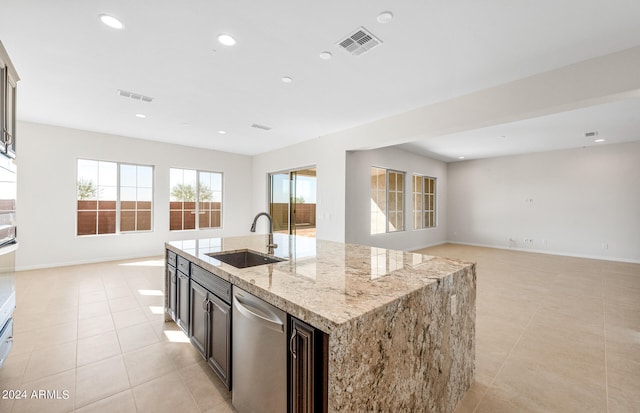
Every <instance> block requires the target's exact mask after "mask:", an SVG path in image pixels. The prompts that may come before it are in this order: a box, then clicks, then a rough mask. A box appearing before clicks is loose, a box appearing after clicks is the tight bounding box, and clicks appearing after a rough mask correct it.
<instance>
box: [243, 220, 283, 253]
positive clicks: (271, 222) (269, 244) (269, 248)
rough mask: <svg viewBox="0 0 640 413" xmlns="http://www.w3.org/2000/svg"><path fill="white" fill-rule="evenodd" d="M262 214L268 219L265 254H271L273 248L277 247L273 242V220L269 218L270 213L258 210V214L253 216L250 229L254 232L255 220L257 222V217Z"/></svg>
mask: <svg viewBox="0 0 640 413" xmlns="http://www.w3.org/2000/svg"><path fill="white" fill-rule="evenodd" d="M262 215H264V216H265V217H267V219H268V220H269V239H268V241H267V254H268V255H273V253H274V249H275V248H278V244H274V243H273V221H272V220H271V215H269V214H267V213H266V212H260V213H259V214H258V215H256V216H255V218H253V224H251V229H250V231H251V232H256V222H258V218H260V217H261V216H262Z"/></svg>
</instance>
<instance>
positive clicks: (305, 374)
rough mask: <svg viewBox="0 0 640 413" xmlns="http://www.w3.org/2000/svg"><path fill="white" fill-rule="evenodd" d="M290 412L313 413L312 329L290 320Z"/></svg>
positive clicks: (298, 321)
mask: <svg viewBox="0 0 640 413" xmlns="http://www.w3.org/2000/svg"><path fill="white" fill-rule="evenodd" d="M289 351H290V355H291V398H290V403H291V412H293V413H313V396H314V394H313V371H314V368H313V367H314V366H313V362H314V357H313V328H312V327H310V326H308V325H306V324H305V323H303V322H301V321H300V320H297V319H295V318H292V319H291V337H290V339H289Z"/></svg>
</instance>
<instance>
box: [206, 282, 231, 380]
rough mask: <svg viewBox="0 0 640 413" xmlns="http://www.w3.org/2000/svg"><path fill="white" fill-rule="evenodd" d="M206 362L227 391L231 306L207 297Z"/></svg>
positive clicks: (229, 364)
mask: <svg viewBox="0 0 640 413" xmlns="http://www.w3.org/2000/svg"><path fill="white" fill-rule="evenodd" d="M209 304H210V305H209V311H208V314H209V334H208V336H207V338H208V339H209V340H208V343H207V344H208V347H209V348H208V352H207V362H208V363H209V366H211V368H212V369H213V370H214V371H215V372H216V373H217V374H218V376H219V377H220V379H221V380H222V381H223V382H224V384H225V385H226V386H227V388H228V389H230V388H231V378H230V375H229V373H230V371H231V306H230V305H229V304H227V303H225V302H224V301H222V300H220V299H219V298H218V297H216V296H215V295H213V294H210V295H209Z"/></svg>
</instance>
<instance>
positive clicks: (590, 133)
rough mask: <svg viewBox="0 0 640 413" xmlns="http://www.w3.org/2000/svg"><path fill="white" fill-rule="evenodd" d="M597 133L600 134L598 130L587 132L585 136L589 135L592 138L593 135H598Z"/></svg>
mask: <svg viewBox="0 0 640 413" xmlns="http://www.w3.org/2000/svg"><path fill="white" fill-rule="evenodd" d="M597 135H598V131H593V132H586V133H585V134H584V136H585V137H587V138H592V137H594V136H597Z"/></svg>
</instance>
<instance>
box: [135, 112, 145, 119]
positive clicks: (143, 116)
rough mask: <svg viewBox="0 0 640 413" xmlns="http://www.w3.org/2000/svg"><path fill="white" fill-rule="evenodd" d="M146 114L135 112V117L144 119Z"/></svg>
mask: <svg viewBox="0 0 640 413" xmlns="http://www.w3.org/2000/svg"><path fill="white" fill-rule="evenodd" d="M146 117H147V115H143V114H142V113H136V118H140V119H144V118H146Z"/></svg>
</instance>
